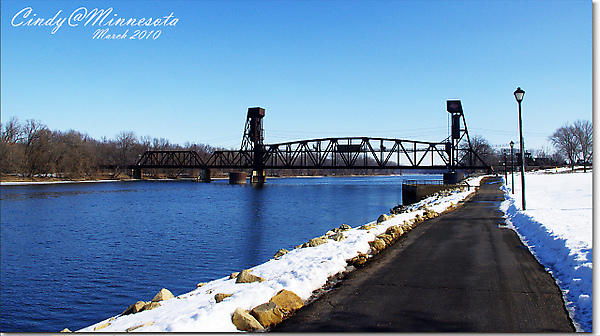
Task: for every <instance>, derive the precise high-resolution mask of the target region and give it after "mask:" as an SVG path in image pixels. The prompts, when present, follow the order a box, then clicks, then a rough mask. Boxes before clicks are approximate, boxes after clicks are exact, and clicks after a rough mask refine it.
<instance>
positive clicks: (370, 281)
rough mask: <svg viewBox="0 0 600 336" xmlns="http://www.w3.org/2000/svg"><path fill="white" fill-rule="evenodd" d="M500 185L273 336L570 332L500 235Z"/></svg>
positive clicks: (541, 277) (551, 295) (528, 259)
mask: <svg viewBox="0 0 600 336" xmlns="http://www.w3.org/2000/svg"><path fill="white" fill-rule="evenodd" d="M500 183H501V179H500V178H492V177H490V178H486V179H484V180H483V181H482V183H481V187H480V189H479V190H478V191H477V193H476V194H475V195H474V196H473V197H472V198H471V199H470V200H468V201H466V202H465V203H464V205H463V206H462V207H461V208H459V209H457V210H455V211H452V212H450V213H447V214H444V215H441V216H439V217H436V218H434V219H430V220H427V221H425V222H423V223H421V224H420V225H419V226H417V227H416V228H415V229H414V230H412V231H411V232H410V233H409V234H407V235H405V236H403V237H402V238H400V239H399V240H398V241H397V242H396V243H395V244H394V245H392V246H390V247H389V248H387V249H386V250H384V251H382V252H380V253H379V254H378V255H376V256H375V257H373V258H372V259H371V260H370V261H369V262H368V263H367V264H365V265H364V266H363V267H360V268H359V269H357V270H356V271H354V272H351V273H350V274H349V275H348V276H347V277H346V278H345V279H344V280H343V281H341V282H340V283H338V284H337V285H336V287H335V288H333V289H332V290H331V291H329V292H327V293H325V294H324V295H323V296H322V297H321V298H319V299H318V300H316V301H314V302H313V303H311V304H310V305H308V306H306V307H304V308H302V309H300V310H299V311H298V312H296V314H295V315H294V316H292V317H290V318H289V319H287V320H285V321H283V322H282V323H280V324H278V325H276V326H275V327H274V328H273V329H272V330H271V331H274V332H282V331H291V332H302V331H309V332H325V331H339V332H342V331H359V332H370V331H384V332H418V331H428V332H447V331H457V332H510V333H521V332H574V331H575V328H574V327H573V323H572V322H571V320H570V318H569V315H568V312H567V310H566V309H565V306H564V302H563V299H562V294H561V291H560V289H559V288H558V286H557V285H556V283H555V281H554V279H553V278H552V276H551V275H550V274H549V273H547V272H546V271H545V270H544V268H543V267H542V266H541V265H540V264H539V263H538V261H537V260H536V259H535V258H534V257H533V255H532V254H531V253H530V252H529V250H528V249H527V248H526V247H525V246H523V244H522V243H521V241H520V240H519V238H518V237H517V235H516V234H515V233H514V232H513V231H512V230H510V229H507V228H504V227H503V226H504V219H503V218H502V216H503V213H502V211H501V210H499V204H500V202H502V201H503V200H504V198H503V193H502V191H501V190H500Z"/></svg>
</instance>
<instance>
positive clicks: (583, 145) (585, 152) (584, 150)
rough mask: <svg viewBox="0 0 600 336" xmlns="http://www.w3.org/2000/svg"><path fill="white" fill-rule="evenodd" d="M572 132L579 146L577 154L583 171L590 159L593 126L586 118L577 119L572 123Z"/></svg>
mask: <svg viewBox="0 0 600 336" xmlns="http://www.w3.org/2000/svg"><path fill="white" fill-rule="evenodd" d="M573 132H574V134H575V140H576V142H577V145H578V148H579V156H580V157H581V161H582V163H583V171H584V172H585V171H587V170H586V166H587V165H588V163H589V162H591V161H592V153H593V142H594V126H593V125H592V123H591V122H590V121H588V120H585V121H584V120H577V121H576V122H575V123H574V124H573Z"/></svg>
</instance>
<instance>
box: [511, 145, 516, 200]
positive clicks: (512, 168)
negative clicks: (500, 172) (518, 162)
mask: <svg viewBox="0 0 600 336" xmlns="http://www.w3.org/2000/svg"><path fill="white" fill-rule="evenodd" d="M514 146H515V143H514V142H513V141H511V142H510V175H511V176H512V188H511V189H510V190H511V191H512V193H513V194H514V193H515V167H514V164H515V161H514V160H515V157H514V155H513V147H514Z"/></svg>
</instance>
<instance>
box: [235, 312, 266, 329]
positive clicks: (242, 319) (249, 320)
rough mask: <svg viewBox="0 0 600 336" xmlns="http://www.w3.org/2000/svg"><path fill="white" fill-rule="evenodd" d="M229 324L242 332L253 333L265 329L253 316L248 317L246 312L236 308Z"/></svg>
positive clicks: (248, 314)
mask: <svg viewBox="0 0 600 336" xmlns="http://www.w3.org/2000/svg"><path fill="white" fill-rule="evenodd" d="M231 322H233V325H235V327H236V328H237V329H238V330H242V331H254V330H263V329H265V328H264V327H263V326H262V325H261V324H260V322H258V321H257V320H256V318H254V316H252V315H250V313H249V312H248V311H247V310H244V309H242V308H239V307H238V308H237V309H236V310H235V312H234V313H233V316H232V317H231Z"/></svg>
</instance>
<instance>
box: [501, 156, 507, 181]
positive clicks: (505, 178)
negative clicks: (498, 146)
mask: <svg viewBox="0 0 600 336" xmlns="http://www.w3.org/2000/svg"><path fill="white" fill-rule="evenodd" d="M502 154H504V183H508V177H507V175H506V171H507V169H506V148H503V149H502Z"/></svg>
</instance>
